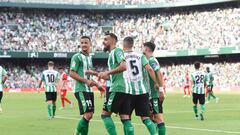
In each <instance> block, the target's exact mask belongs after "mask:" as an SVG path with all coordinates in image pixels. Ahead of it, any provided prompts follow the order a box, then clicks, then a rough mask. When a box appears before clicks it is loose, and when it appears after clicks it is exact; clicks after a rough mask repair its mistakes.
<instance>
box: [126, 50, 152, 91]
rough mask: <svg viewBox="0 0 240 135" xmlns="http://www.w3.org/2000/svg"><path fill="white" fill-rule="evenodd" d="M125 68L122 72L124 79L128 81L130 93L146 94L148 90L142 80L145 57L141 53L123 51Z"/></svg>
mask: <svg viewBox="0 0 240 135" xmlns="http://www.w3.org/2000/svg"><path fill="white" fill-rule="evenodd" d="M124 56H125V59H126V63H127V70H126V71H125V72H124V77H125V79H126V80H128V81H130V84H131V88H130V92H129V93H130V94H132V95H140V94H146V93H147V92H148V91H147V89H146V87H145V85H144V82H143V79H144V78H143V70H144V68H145V66H146V65H147V64H148V60H147V58H146V57H145V56H144V55H143V54H142V53H137V52H125V53H124Z"/></svg>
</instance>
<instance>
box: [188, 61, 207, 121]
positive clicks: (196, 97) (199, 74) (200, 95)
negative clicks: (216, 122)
mask: <svg viewBox="0 0 240 135" xmlns="http://www.w3.org/2000/svg"><path fill="white" fill-rule="evenodd" d="M200 66H201V64H200V63H199V62H195V63H194V68H195V71H194V72H193V73H192V74H191V81H192V93H193V94H192V98H193V104H194V106H193V110H194V113H195V117H196V118H197V119H198V117H199V115H200V119H201V120H204V117H203V112H204V110H205V105H204V104H205V89H204V88H205V86H206V75H205V72H204V71H201V70H200ZM198 101H199V104H200V108H201V109H200V110H201V111H200V113H199V114H198V107H197V104H198Z"/></svg>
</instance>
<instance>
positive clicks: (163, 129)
mask: <svg viewBox="0 0 240 135" xmlns="http://www.w3.org/2000/svg"><path fill="white" fill-rule="evenodd" d="M165 134H166V127H165V123H164V122H163V123H159V124H158V135H165Z"/></svg>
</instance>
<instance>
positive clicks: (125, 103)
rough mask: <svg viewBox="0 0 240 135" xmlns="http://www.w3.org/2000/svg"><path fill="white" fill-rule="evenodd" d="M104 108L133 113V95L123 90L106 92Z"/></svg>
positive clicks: (128, 113)
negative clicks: (122, 91)
mask: <svg viewBox="0 0 240 135" xmlns="http://www.w3.org/2000/svg"><path fill="white" fill-rule="evenodd" d="M103 110H105V111H107V112H114V113H116V114H120V115H121V114H126V115H130V114H131V95H130V94H126V93H121V92H108V91H107V92H106V97H105V101H104V105H103Z"/></svg>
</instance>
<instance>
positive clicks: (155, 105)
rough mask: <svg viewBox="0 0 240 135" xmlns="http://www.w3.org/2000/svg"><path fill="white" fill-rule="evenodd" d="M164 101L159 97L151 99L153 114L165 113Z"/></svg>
mask: <svg viewBox="0 0 240 135" xmlns="http://www.w3.org/2000/svg"><path fill="white" fill-rule="evenodd" d="M162 105H163V102H162V101H160V99H159V98H152V99H150V110H151V112H152V113H153V114H158V113H163V106H162Z"/></svg>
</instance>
